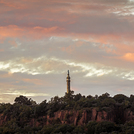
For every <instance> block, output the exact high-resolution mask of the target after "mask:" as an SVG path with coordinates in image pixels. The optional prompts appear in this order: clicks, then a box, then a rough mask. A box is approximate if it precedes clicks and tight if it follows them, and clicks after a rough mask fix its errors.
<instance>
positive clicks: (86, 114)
mask: <svg viewBox="0 0 134 134" xmlns="http://www.w3.org/2000/svg"><path fill="white" fill-rule="evenodd" d="M114 114H116V113H115V112H113V113H112V111H111V112H109V113H107V112H105V111H97V110H96V109H95V108H93V109H90V110H83V111H82V110H78V111H73V110H70V111H68V110H65V111H58V112H55V113H54V117H50V116H49V115H47V116H42V117H40V118H41V121H39V119H31V120H30V121H29V125H31V126H37V127H38V126H44V125H49V124H56V123H57V122H58V123H61V124H74V125H85V124H87V123H88V122H90V121H97V122H101V121H111V122H114V121H115V115H114ZM124 119H125V121H130V120H134V115H133V112H132V111H130V110H127V111H124ZM37 120H38V121H37ZM6 121H7V117H6V116H5V117H4V116H3V114H0V126H1V125H3V124H4V123H5V122H6Z"/></svg>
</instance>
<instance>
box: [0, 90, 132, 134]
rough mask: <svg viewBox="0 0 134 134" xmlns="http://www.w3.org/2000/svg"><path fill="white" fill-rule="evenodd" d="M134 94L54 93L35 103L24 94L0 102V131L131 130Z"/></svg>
mask: <svg viewBox="0 0 134 134" xmlns="http://www.w3.org/2000/svg"><path fill="white" fill-rule="evenodd" d="M133 113H134V95H131V96H130V97H127V96H125V95H123V94H117V95H115V96H114V97H110V95H109V94H108V93H105V94H102V95H100V96H97V95H95V96H94V97H93V96H91V95H88V96H82V95H81V94H76V95H74V93H73V91H71V92H70V93H69V94H67V93H66V94H65V95H64V96H63V97H58V96H55V97H53V98H51V100H50V101H49V102H47V101H46V100H44V101H42V102H41V103H40V104H36V102H35V101H33V100H32V99H28V98H27V97H26V96H19V97H16V98H15V100H14V104H10V103H1V104H0V134H134V115H133Z"/></svg>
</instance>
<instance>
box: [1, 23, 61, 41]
mask: <svg viewBox="0 0 134 134" xmlns="http://www.w3.org/2000/svg"><path fill="white" fill-rule="evenodd" d="M58 30H61V29H60V28H58V27H57V26H55V27H50V28H44V27H39V26H37V27H32V28H26V27H18V26H16V25H9V26H5V27H0V36H1V37H0V39H1V40H2V39H5V38H7V37H15V38H16V37H19V38H23V37H25V38H32V39H40V38H43V37H44V36H50V35H53V34H54V33H56V32H58Z"/></svg>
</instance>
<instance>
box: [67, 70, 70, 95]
mask: <svg viewBox="0 0 134 134" xmlns="http://www.w3.org/2000/svg"><path fill="white" fill-rule="evenodd" d="M66 79H67V93H69V92H70V76H69V70H68V74H67V78H66Z"/></svg>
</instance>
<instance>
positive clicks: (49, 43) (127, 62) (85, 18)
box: [0, 0, 134, 103]
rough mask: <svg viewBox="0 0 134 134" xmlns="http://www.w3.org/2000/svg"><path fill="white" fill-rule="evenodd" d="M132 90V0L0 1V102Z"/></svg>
mask: <svg viewBox="0 0 134 134" xmlns="http://www.w3.org/2000/svg"><path fill="white" fill-rule="evenodd" d="M67 70H69V71H70V76H71V90H73V91H74V94H78V93H81V94H82V95H85V96H87V95H92V96H95V95H101V94H104V93H106V92H107V93H109V94H110V95H111V96H114V95H116V94H124V95H126V96H130V95H131V94H134V0H67V1H65V0H29V1H27V0H19V1H18V0H12V1H11V0H0V103H3V102H4V103H13V102H14V100H15V98H16V97H18V96H20V95H24V96H27V97H28V98H32V99H33V100H35V101H36V102H37V103H40V102H42V101H43V100H50V98H52V97H54V96H57V95H58V96H59V97H61V96H64V95H65V92H66V76H67Z"/></svg>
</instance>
